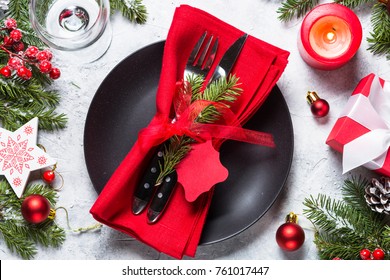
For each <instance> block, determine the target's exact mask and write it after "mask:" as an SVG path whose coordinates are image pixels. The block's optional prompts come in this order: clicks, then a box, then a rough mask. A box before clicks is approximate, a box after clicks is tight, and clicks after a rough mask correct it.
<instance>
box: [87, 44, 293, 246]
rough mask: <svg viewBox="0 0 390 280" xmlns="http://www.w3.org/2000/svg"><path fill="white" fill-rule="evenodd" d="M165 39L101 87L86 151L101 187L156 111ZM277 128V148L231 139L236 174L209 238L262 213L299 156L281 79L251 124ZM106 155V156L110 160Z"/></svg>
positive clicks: (220, 200)
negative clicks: (295, 157) (279, 84)
mask: <svg viewBox="0 0 390 280" xmlns="http://www.w3.org/2000/svg"><path fill="white" fill-rule="evenodd" d="M163 48H164V42H158V43H155V44H152V45H149V46H147V47H145V48H143V49H141V50H139V51H137V52H135V53H133V54H132V55H130V56H128V57H127V58H125V59H124V60H123V61H122V62H120V63H119V64H118V65H117V66H116V67H115V68H114V69H113V70H112V71H111V72H110V73H109V75H108V76H107V77H106V78H105V79H104V81H103V82H102V84H101V85H100V87H99V88H98V90H97V92H96V94H95V96H94V98H93V100H92V103H91V106H90V108H89V111H88V115H87V119H86V124H85V131H84V153H85V160H86V165H87V169H88V173H89V176H90V178H91V181H92V184H93V186H94V188H95V189H96V191H97V192H98V193H100V192H101V190H102V189H103V187H104V185H105V184H106V182H107V181H108V179H109V177H110V176H111V174H112V173H113V172H114V170H115V169H116V168H117V166H118V165H119V164H120V162H121V161H122V159H123V158H124V157H125V155H126V154H127V153H128V152H129V150H130V149H131V147H132V146H133V144H134V142H135V141H136V139H137V135H138V132H139V130H140V129H141V128H143V127H145V126H147V124H148V123H149V121H150V120H151V118H152V117H153V116H154V113H155V94H156V89H157V85H158V82H159V77H160V70H161V62H162V54H163ZM245 127H246V128H250V129H255V130H258V131H265V132H270V133H272V134H273V135H274V138H275V142H276V145H277V148H276V149H270V148H266V147H260V146H256V145H251V144H247V143H239V142H235V141H226V142H225V143H224V144H223V145H222V147H221V161H222V163H223V164H224V165H225V166H226V167H227V168H228V169H229V178H228V180H227V181H225V182H224V183H221V184H219V185H218V186H216V188H215V195H214V196H213V201H212V204H211V208H210V211H209V214H208V217H207V220H206V224H205V226H204V230H203V233H202V237H201V241H200V243H201V244H210V243H214V242H218V241H222V240H225V239H227V238H229V237H232V236H234V235H236V234H238V233H240V232H242V231H243V230H245V229H247V228H248V227H249V226H251V225H252V224H253V223H255V222H256V221H257V220H258V219H260V218H261V217H262V216H263V215H264V214H265V213H266V212H267V210H268V209H269V208H270V207H271V205H272V204H273V203H274V201H275V200H276V198H277V196H278V195H279V193H280V191H281V190H282V188H283V186H284V184H285V181H286V179H287V176H288V173H289V171H290V166H291V163H292V156H293V127H292V122H291V116H290V113H289V110H288V107H287V105H286V102H285V100H284V98H283V95H282V93H281V92H280V90H279V88H278V87H277V86H275V87H274V89H273V90H272V93H271V94H270V96H269V98H268V99H267V100H266V102H265V103H264V104H263V106H262V107H261V108H260V110H259V111H258V112H257V113H256V114H255V115H254V116H253V118H252V119H251V120H250V121H249V122H248V123H247V124H246V125H245ZM103 158H104V160H102V159H103Z"/></svg>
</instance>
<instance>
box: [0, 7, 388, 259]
mask: <svg viewBox="0 0 390 280" xmlns="http://www.w3.org/2000/svg"><path fill="white" fill-rule="evenodd" d="M182 3H186V4H190V5H192V6H195V7H198V8H201V9H204V10H205V11H207V12H209V13H211V14H214V15H215V16H217V17H219V18H221V19H222V20H224V21H226V22H228V23H230V24H232V25H235V26H236V27H238V28H240V29H241V30H243V31H246V32H248V33H250V34H251V35H253V36H256V37H258V38H261V39H262V40H265V41H267V42H269V43H271V44H273V45H276V46H278V47H281V48H283V49H286V50H288V51H290V52H291V55H290V58H289V65H288V66H287V69H286V71H285V73H284V74H283V76H282V77H281V79H280V80H279V82H278V86H279V87H280V89H281V91H282V92H283V94H284V97H285V99H286V101H287V104H288V106H289V109H290V112H291V116H292V121H293V126H294V138H295V139H294V141H295V148H294V159H293V164H292V168H291V172H290V175H289V178H288V181H287V184H286V186H285V188H284V192H283V194H282V195H281V196H280V197H279V198H278V200H277V201H276V203H275V204H274V205H273V206H272V208H271V209H270V210H269V211H268V212H267V214H266V215H265V216H264V217H263V218H262V219H260V220H259V221H258V222H257V223H256V224H254V225H253V226H252V227H250V228H249V229H248V230H246V231H245V232H243V233H241V234H239V235H238V236H236V237H234V238H231V239H229V240H226V241H224V242H220V243H217V244H214V245H208V246H201V247H199V248H198V252H197V255H196V259H272V260H279V259H306V260H308V259H317V258H318V256H317V252H316V247H315V245H314V243H313V242H312V240H313V230H312V228H311V224H310V222H309V221H308V220H306V219H305V217H304V216H302V215H301V214H302V209H303V205H302V202H303V200H304V198H305V197H308V196H309V195H314V196H316V195H317V194H318V193H325V194H328V195H330V196H332V197H335V198H338V197H340V195H341V193H340V188H341V186H342V183H343V180H344V179H345V178H347V177H348V176H350V175H351V174H363V175H366V176H368V177H371V176H376V175H375V174H374V173H372V172H370V171H367V170H365V169H364V168H359V169H356V170H354V171H353V172H351V173H349V174H346V175H342V174H341V156H340V155H339V154H337V153H336V152H334V151H333V150H331V149H330V148H329V147H328V146H327V145H326V144H325V140H326V138H327V136H328V134H329V132H330V130H331V128H332V126H333V124H334V123H335V121H336V119H337V118H338V115H339V113H340V111H341V110H342V108H343V106H344V105H345V103H346V101H347V99H348V97H349V96H350V94H351V93H352V91H353V89H354V88H355V86H356V85H357V83H358V82H359V80H360V79H361V78H363V77H364V76H366V75H367V74H369V73H371V72H373V73H376V74H378V75H380V76H381V77H382V78H384V79H386V80H390V62H389V61H386V59H385V58H384V57H379V56H373V55H372V54H371V53H369V52H368V51H366V49H367V47H368V45H367V42H366V40H365V38H366V37H367V36H368V35H369V32H370V30H371V26H370V8H369V7H364V8H359V9H356V10H355V12H356V13H357V15H358V16H359V18H360V20H361V23H362V26H363V41H362V45H361V47H360V49H359V51H358V53H357V55H356V56H355V57H354V58H353V59H352V61H350V62H349V63H348V64H347V65H346V66H344V67H343V68H341V69H338V70H334V71H318V70H314V69H312V68H310V67H309V66H308V65H306V64H305V63H304V62H303V60H302V59H301V57H300V55H299V53H298V49H297V46H296V41H297V34H298V30H299V28H300V25H301V21H302V19H299V20H293V21H291V22H289V23H287V24H284V23H281V22H280V21H279V20H278V19H277V16H278V14H277V13H276V10H277V8H278V7H279V6H280V1H267V0H241V1H239V3H238V2H237V1H233V0H223V1H222V0H216V1H208V0H198V1H195V0H187V1H179V0H171V1H153V0H144V4H145V5H146V6H147V9H148V12H149V19H148V22H147V23H146V24H145V25H135V24H131V23H129V22H128V21H127V20H125V19H123V18H122V17H121V16H120V15H118V14H115V15H113V16H112V17H111V23H112V27H113V41H112V44H111V47H110V49H109V50H108V52H107V53H106V55H105V56H104V57H103V58H101V59H100V60H98V61H97V62H95V63H91V64H85V65H80V64H78V62H77V61H62V60H61V56H57V59H58V60H57V62H58V63H60V68H61V70H62V77H61V78H60V79H59V80H57V81H56V82H55V83H54V84H53V88H54V89H56V90H58V91H59V92H60V93H61V95H62V101H61V105H60V107H59V109H58V111H59V112H63V113H66V114H67V115H68V118H69V123H68V127H67V128H66V129H64V130H61V131H59V132H53V133H47V132H44V133H40V134H39V143H41V144H43V145H44V146H45V147H46V149H47V151H48V153H49V154H50V155H51V156H52V157H54V158H56V159H57V160H58V171H59V172H60V173H61V174H62V176H63V177H64V181H65V186H64V189H63V190H62V191H61V192H60V193H59V196H60V197H59V201H58V204H57V206H63V207H65V208H67V209H68V211H69V214H70V223H71V225H72V227H74V228H77V227H84V226H88V225H92V224H94V223H95V221H94V220H93V219H92V217H91V215H90V214H89V209H90V207H91V206H92V204H93V203H94V201H95V199H96V197H97V196H96V193H95V191H94V189H93V186H92V184H91V182H90V180H89V177H88V174H87V170H86V166H85V161H84V154H83V132H84V124H85V118H86V114H87V111H88V108H89V105H90V102H91V100H92V98H93V96H94V94H95V92H96V90H97V88H98V86H99V85H100V83H101V82H102V80H103V79H104V78H105V77H106V75H107V74H108V73H109V71H110V70H111V69H113V68H114V67H115V65H117V64H118V63H119V62H120V61H121V60H123V59H124V58H125V57H127V56H128V55H129V54H131V53H133V52H134V51H136V50H138V49H140V48H142V47H144V46H146V45H149V44H151V43H154V42H157V41H161V40H164V39H165V38H166V35H167V32H168V29H169V27H170V24H171V20H172V16H173V13H174V10H175V8H176V7H177V6H179V5H180V4H182ZM321 3H323V2H321ZM308 90H314V91H317V93H318V94H319V95H320V96H321V97H322V98H324V99H326V100H327V101H328V102H329V103H330V106H331V111H330V114H329V115H328V117H326V118H322V119H315V118H313V116H312V115H311V112H310V109H309V106H308V104H307V103H306V100H305V96H306V92H307V91H308ZM290 211H294V212H295V213H297V214H299V215H300V216H299V223H300V225H301V226H302V227H303V228H304V230H305V233H306V241H305V243H304V245H303V246H302V248H301V249H300V250H298V251H296V252H292V253H291V252H290V253H287V252H284V251H282V250H280V249H279V247H278V246H277V244H276V242H275V232H276V230H277V228H278V227H279V225H281V224H282V223H283V222H284V218H285V216H286V214H287V213H289V212H290ZM56 221H57V223H59V224H60V225H61V226H62V227H64V228H66V221H65V213H64V212H62V211H61V210H59V211H58V213H57V218H56ZM0 259H18V257H17V256H16V255H14V254H12V253H10V252H9V251H8V249H7V248H6V246H5V244H4V242H3V240H0ZM36 259H42V260H49V259H60V260H61V259H75V260H84V259H90V260H94V259H114V260H115V259H118V260H119V259H129V260H131V259H170V257H167V256H166V255H163V254H159V253H158V252H156V251H155V250H153V249H151V248H149V247H147V246H146V245H144V244H142V243H139V242H138V241H134V240H130V239H129V237H128V236H126V235H124V234H121V233H119V232H116V231H114V230H112V229H110V228H108V227H103V228H102V229H101V230H99V231H95V232H89V233H84V234H74V233H72V232H68V233H67V236H66V241H65V243H64V244H63V246H62V247H61V248H59V249H45V248H39V252H38V254H37V256H36Z"/></svg>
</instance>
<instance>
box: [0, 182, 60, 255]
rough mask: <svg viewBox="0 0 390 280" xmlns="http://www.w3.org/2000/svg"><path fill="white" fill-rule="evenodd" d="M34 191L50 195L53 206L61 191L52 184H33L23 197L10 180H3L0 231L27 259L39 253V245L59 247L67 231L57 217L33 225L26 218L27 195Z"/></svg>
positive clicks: (9, 244) (15, 249)
mask: <svg viewBox="0 0 390 280" xmlns="http://www.w3.org/2000/svg"><path fill="white" fill-rule="evenodd" d="M32 194H40V195H42V196H44V197H46V198H47V199H48V201H49V202H50V204H51V206H52V207H54V206H55V204H56V201H57V198H58V196H57V193H56V192H55V191H54V190H53V189H51V188H49V187H48V186H46V185H41V184H30V185H28V186H27V187H26V190H25V193H24V195H23V197H22V198H21V199H19V198H18V197H17V196H16V195H15V194H14V192H13V191H12V189H11V187H10V185H9V183H8V182H7V181H5V180H1V181H0V234H1V236H2V237H3V239H4V241H5V244H6V245H7V247H8V248H9V249H10V251H11V252H16V253H17V254H18V255H20V256H21V257H22V258H23V259H31V258H33V257H34V256H35V254H36V253H37V245H41V246H43V247H54V248H57V247H59V246H61V245H62V244H63V242H64V241H65V231H64V230H63V229H62V228H60V227H58V226H57V225H56V223H54V222H53V221H51V220H47V221H45V222H43V223H41V224H38V225H32V224H30V223H28V222H26V221H25V220H24V219H23V217H22V214H21V205H22V202H23V199H24V198H25V197H27V196H29V195H32Z"/></svg>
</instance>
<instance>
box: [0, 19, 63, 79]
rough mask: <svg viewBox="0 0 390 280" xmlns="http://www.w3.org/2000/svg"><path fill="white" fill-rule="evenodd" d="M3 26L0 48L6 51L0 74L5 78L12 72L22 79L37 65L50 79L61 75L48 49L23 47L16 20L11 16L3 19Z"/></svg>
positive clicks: (29, 76)
mask: <svg viewBox="0 0 390 280" xmlns="http://www.w3.org/2000/svg"><path fill="white" fill-rule="evenodd" d="M3 24H4V27H2V28H1V31H2V34H1V35H0V39H1V36H2V39H3V43H2V44H0V49H1V50H3V51H5V52H6V53H8V55H9V59H8V62H7V65H5V66H3V67H2V68H1V69H0V74H1V75H2V76H4V77H6V78H9V77H11V75H12V74H13V73H16V75H17V76H18V77H20V78H22V79H24V80H29V79H31V77H32V71H31V67H37V68H38V69H39V71H41V72H42V73H45V74H47V75H48V76H49V77H50V78H52V79H58V78H59V77H60V75H61V72H60V69H58V68H57V67H53V66H52V63H51V59H52V57H53V55H52V53H51V51H50V50H48V49H45V50H40V49H39V48H38V47H36V46H28V47H27V48H25V45H24V43H23V42H22V38H23V34H22V31H21V30H20V29H17V22H16V20H15V19H13V18H7V19H5V20H4V23H3Z"/></svg>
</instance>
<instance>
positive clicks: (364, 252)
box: [360, 249, 371, 260]
mask: <svg viewBox="0 0 390 280" xmlns="http://www.w3.org/2000/svg"><path fill="white" fill-rule="evenodd" d="M360 257H361V258H362V260H369V259H370V258H371V252H370V250H368V249H363V250H361V251H360Z"/></svg>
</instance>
